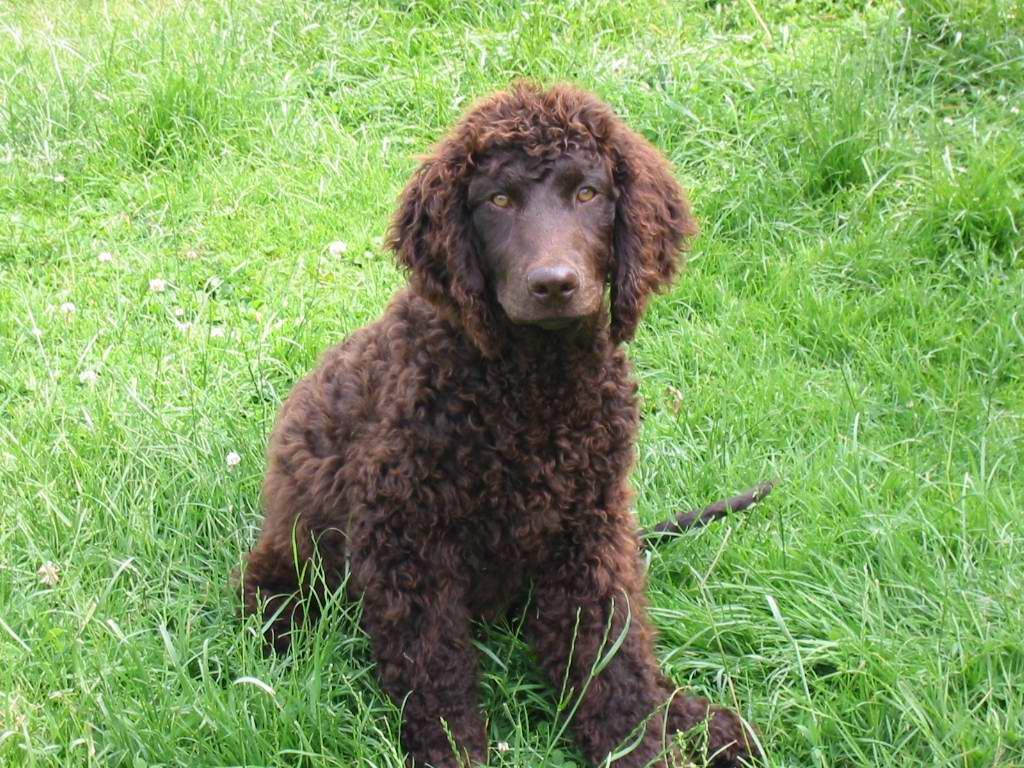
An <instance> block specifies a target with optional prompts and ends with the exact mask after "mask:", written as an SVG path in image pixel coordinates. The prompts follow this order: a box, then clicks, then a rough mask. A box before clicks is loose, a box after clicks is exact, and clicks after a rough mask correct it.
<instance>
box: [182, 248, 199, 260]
mask: <svg viewBox="0 0 1024 768" xmlns="http://www.w3.org/2000/svg"><path fill="white" fill-rule="evenodd" d="M185 258H186V259H188V260H189V261H195V260H196V259H198V258H199V251H197V250H195V249H194V248H189V249H188V250H187V251H185Z"/></svg>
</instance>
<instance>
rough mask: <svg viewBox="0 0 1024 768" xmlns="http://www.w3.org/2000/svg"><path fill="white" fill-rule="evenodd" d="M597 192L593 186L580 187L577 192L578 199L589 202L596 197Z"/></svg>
mask: <svg viewBox="0 0 1024 768" xmlns="http://www.w3.org/2000/svg"><path fill="white" fill-rule="evenodd" d="M596 194H597V190H596V189H594V188H593V187H580V188H579V191H578V192H576V199H577V200H579V201H580V202H581V203H587V202H590V201H591V200H593V199H594V196H595V195H596Z"/></svg>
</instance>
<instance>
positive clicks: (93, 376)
mask: <svg viewBox="0 0 1024 768" xmlns="http://www.w3.org/2000/svg"><path fill="white" fill-rule="evenodd" d="M99 380H100V375H99V374H98V373H96V371H93V370H85V371H82V372H81V373H80V374H78V381H79V382H80V383H82V384H88V385H89V386H92V385H94V384H95V383H96V382H97V381H99Z"/></svg>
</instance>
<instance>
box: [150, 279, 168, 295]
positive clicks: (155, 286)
mask: <svg viewBox="0 0 1024 768" xmlns="http://www.w3.org/2000/svg"><path fill="white" fill-rule="evenodd" d="M149 290H151V291H152V292H153V293H163V292H164V291H166V290H167V281H166V280H164V279H163V278H160V277H154V278H153V279H152V280H150V281H149Z"/></svg>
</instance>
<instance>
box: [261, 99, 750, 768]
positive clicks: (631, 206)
mask: <svg viewBox="0 0 1024 768" xmlns="http://www.w3.org/2000/svg"><path fill="white" fill-rule="evenodd" d="M696 229H697V228H696V224H695V223H694V220H693V218H692V216H691V214H690V208H689V205H688V203H687V200H686V198H685V196H684V193H683V191H682V189H680V187H679V185H678V184H677V183H676V180H675V179H674V178H673V176H672V173H671V171H670V169H669V166H668V164H667V163H666V161H665V159H664V158H663V157H662V156H661V155H660V154H659V153H658V152H657V151H656V150H655V149H654V148H653V147H652V146H651V145H650V144H649V143H648V142H647V141H646V140H645V139H643V138H641V137H640V136H639V135H638V134H636V133H634V132H633V131H631V130H630V129H629V128H627V127H626V126H625V124H624V123H622V122H621V121H620V120H619V119H618V118H617V117H616V116H615V115H614V114H613V113H612V111H611V110H610V109H609V107H607V106H606V105H605V104H604V103H602V102H601V101H600V100H598V99H597V98H596V97H594V96H593V95H591V94H588V93H586V92H583V91H580V90H577V89H576V88H573V87H569V86H557V87H553V88H550V89H547V90H545V89H542V88H539V87H537V86H533V85H529V84H524V83H520V84H517V85H515V86H513V87H512V88H511V89H510V90H508V91H506V92H502V93H498V94H496V95H494V96H492V97H490V98H488V99H486V100H484V101H482V102H480V103H478V104H477V105H476V106H475V107H474V108H473V109H472V110H470V111H469V112H468V114H466V115H465V116H464V117H463V118H462V120H461V121H460V122H459V123H458V125H456V127H455V128H454V129H453V130H452V131H451V132H450V133H449V134H448V135H447V137H446V138H444V139H443V140H442V141H441V143H440V144H439V145H438V146H437V147H436V148H435V150H434V151H433V153H432V154H431V155H430V156H429V157H427V158H426V159H425V160H424V161H423V162H422V164H421V165H420V167H419V168H418V170H417V171H416V172H415V175H414V176H413V178H412V180H411V181H410V182H409V184H408V185H407V186H406V188H405V190H404V192H403V193H402V196H401V201H400V208H399V210H398V212H397V214H396V216H395V218H394V221H393V223H392V226H391V230H390V233H389V246H390V248H391V249H392V250H393V251H394V252H395V254H396V256H397V258H398V261H399V262H400V263H401V264H402V265H404V266H405V267H406V268H408V270H409V273H410V280H409V285H408V286H407V287H405V288H404V289H403V290H401V291H400V292H399V293H398V294H397V295H396V296H395V297H394V299H393V300H392V302H391V304H390V306H389V307H388V308H387V310H386V311H385V313H384V315H383V317H381V319H379V320H378V321H377V322H375V323H373V324H371V325H369V326H367V327H365V328H363V329H361V330H359V331H357V332H356V333H354V334H352V336H351V337H349V338H348V339H347V340H346V341H345V342H343V343H342V344H340V345H338V346H336V347H334V348H333V349H331V350H329V351H328V352H327V354H326V355H325V357H324V359H323V361H322V362H321V364H320V366H319V368H317V369H316V370H315V371H314V372H313V373H311V374H310V375H309V376H307V377H306V378H304V379H303V380H302V381H300V382H299V383H298V384H297V385H296V386H295V388H294V390H293V391H292V393H291V395H290V396H289V397H288V400H287V402H286V403H285V404H284V407H283V408H282V410H281V413H280V416H279V418H278V421H277V424H276V426H275V428H274V431H273V435H272V437H271V440H270V448H269V467H268V469H267V476H266V481H265V484H264V498H263V503H264V508H265V514H266V518H265V522H264V524H263V530H262V533H261V535H260V538H259V541H258V543H257V544H256V546H255V548H254V549H253V550H252V552H251V553H250V554H249V556H248V561H247V565H246V567H245V569H244V574H243V584H242V591H243V596H244V602H245V609H246V611H247V612H250V613H260V614H262V615H264V616H265V617H266V627H267V629H266V632H267V637H268V640H269V642H270V643H272V644H273V646H274V647H275V648H277V649H278V650H283V649H285V648H286V647H287V645H288V642H289V639H290V635H291V633H292V630H293V628H294V627H295V626H296V625H297V624H299V623H301V622H302V621H308V620H312V619H314V618H316V616H315V614H316V612H317V608H316V606H317V600H316V599H308V598H309V596H310V594H311V593H315V592H316V591H317V590H318V589H320V590H323V589H325V588H326V589H337V588H339V587H340V585H341V584H342V583H343V582H344V580H345V579H346V577H347V587H348V589H349V591H350V593H351V594H352V595H354V596H359V597H361V598H362V599H363V614H362V615H363V625H364V627H365V629H366V632H367V633H368V634H369V636H370V638H371V640H372V644H373V650H374V657H375V660H376V665H377V671H378V674H379V677H380V683H381V685H382V687H383V688H384V690H385V691H387V693H388V694H389V695H390V696H391V697H392V698H393V699H394V700H395V702H397V703H399V704H400V705H401V706H402V707H403V713H404V724H403V730H402V738H403V743H404V746H405V748H406V750H407V752H408V755H409V761H410V763H411V764H415V765H429V766H435V767H436V768H442V767H444V768H447V767H448V766H462V765H466V764H474V765H475V764H483V763H485V762H486V761H487V738H486V733H485V730H486V729H485V726H484V720H483V718H482V716H481V712H480V708H479V704H478V699H477V676H476V668H477V660H476V653H475V651H474V647H473V642H472V632H473V629H472V622H473V620H474V619H476V618H480V617H485V618H486V617H494V616H496V615H498V614H499V613H500V612H501V611H502V610H505V609H507V608H508V607H509V606H510V603H511V602H512V601H513V600H516V599H523V598H524V596H526V595H528V596H529V598H528V599H529V602H528V603H527V602H524V603H520V604H521V605H527V606H528V607H527V609H526V612H525V615H526V622H525V625H526V633H527V635H528V637H529V640H530V642H531V645H532V647H533V649H534V651H535V653H536V655H537V658H538V659H539V661H540V664H541V665H542V666H543V668H544V670H545V672H546V673H547V675H548V677H549V678H550V680H551V681H552V683H553V684H554V686H555V688H556V689H558V690H565V691H568V692H571V695H572V696H573V697H575V703H576V704H577V705H578V706H577V708H576V711H575V715H574V722H573V724H574V730H575V736H576V739H577V741H578V744H579V745H580V747H581V748H582V750H583V753H584V754H585V755H586V757H587V758H588V759H589V760H591V761H592V762H593V763H595V764H598V763H600V764H604V762H605V761H606V760H607V759H608V756H609V755H610V754H611V753H617V754H618V755H620V756H618V757H617V759H616V760H615V765H617V766H623V767H624V768H625V767H629V766H647V765H657V766H666V765H671V764H674V761H675V760H676V759H677V758H679V757H682V756H680V755H678V753H677V751H674V750H677V749H678V746H677V740H676V739H675V738H674V737H673V735H674V734H675V733H677V732H686V731H690V730H691V729H694V728H697V727H698V726H706V730H705V729H704V728H700V729H699V732H700V734H701V735H700V736H699V737H698V736H695V735H694V734H691V738H690V742H689V746H688V747H687V749H692V750H693V751H695V752H701V753H703V755H704V757H706V759H708V760H709V761H710V762H711V763H712V764H713V765H716V766H733V765H739V764H742V763H743V762H745V761H747V760H750V759H753V758H755V757H756V756H757V754H758V752H757V749H756V747H755V746H754V743H753V741H752V740H751V739H750V733H749V732H748V731H747V730H746V729H745V726H744V725H743V723H742V721H741V720H740V718H739V717H738V716H737V715H735V714H734V713H732V712H730V711H728V710H725V709H720V708H718V707H715V706H712V705H710V704H709V703H708V702H707V701H705V700H704V699H700V698H694V697H690V696H686V695H683V694H680V693H679V692H678V691H677V689H676V687H675V686H674V685H673V684H672V683H671V682H670V681H669V680H668V679H666V678H665V677H664V676H663V675H662V673H661V672H660V671H659V668H658V663H657V660H656V658H655V655H654V647H653V641H654V631H653V629H652V628H651V625H650V622H649V620H648V618H647V616H646V603H645V599H644V586H645V576H644V571H643V566H642V563H641V561H640V559H639V557H638V542H637V532H636V522H635V519H634V516H633V514H632V511H631V508H630V500H631V497H630V489H629V479H628V478H629V472H630V469H631V467H632V464H633V454H634V441H635V438H636V433H637V424H638V414H637V402H636V384H635V383H634V381H633V378H632V375H631V371H630V365H629V363H628V362H627V359H626V355H625V353H624V351H623V348H622V343H623V342H625V341H628V340H629V339H631V338H632V337H633V334H634V332H635V330H636V327H637V323H638V322H639V320H640V317H641V315H642V313H643V311H644V307H645V305H646V304H647V301H648V299H649V298H650V296H651V294H652V293H653V292H654V291H656V290H658V289H659V288H662V287H665V286H667V285H668V284H669V282H670V281H671V280H672V278H673V277H674V276H675V274H676V272H677V269H678V267H679V262H680V249H681V248H682V247H683V245H684V244H685V242H686V240H687V239H688V238H689V237H691V236H692V235H693V234H694V233H695V232H696ZM606 287H607V288H608V292H607V298H606V292H605V288H606ZM314 558H315V561H316V562H317V563H318V564H319V566H320V567H321V568H322V578H321V579H319V580H314V579H312V578H311V577H310V576H309V574H310V573H311V571H312V569H311V568H309V567H307V566H308V564H309V562H310V561H311V560H313V559H314ZM304 598H305V599H304ZM695 733H697V732H696V731H695ZM629 746H632V749H631V750H629ZM622 752H626V754H621V753H622Z"/></svg>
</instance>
